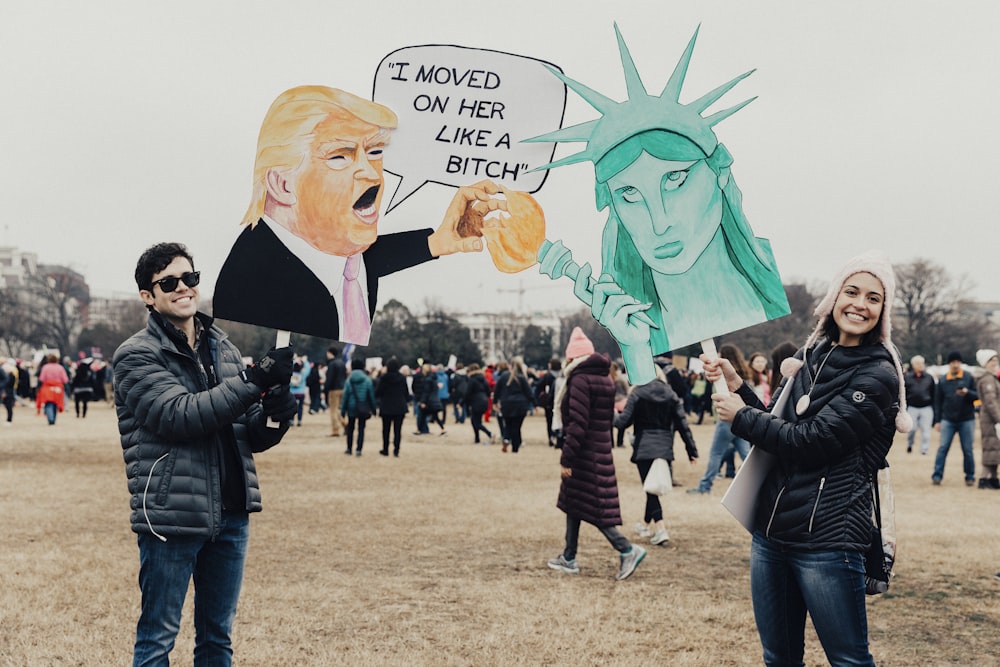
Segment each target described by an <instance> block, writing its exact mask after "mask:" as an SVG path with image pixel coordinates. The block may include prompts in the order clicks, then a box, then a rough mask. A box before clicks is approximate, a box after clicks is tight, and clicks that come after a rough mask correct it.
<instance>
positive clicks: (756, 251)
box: [527, 25, 789, 384]
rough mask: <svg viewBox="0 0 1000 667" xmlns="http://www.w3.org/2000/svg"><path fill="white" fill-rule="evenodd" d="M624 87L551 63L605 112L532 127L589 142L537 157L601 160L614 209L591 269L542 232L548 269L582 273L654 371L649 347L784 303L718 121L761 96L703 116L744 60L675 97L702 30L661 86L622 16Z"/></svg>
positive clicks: (624, 338)
mask: <svg viewBox="0 0 1000 667" xmlns="http://www.w3.org/2000/svg"><path fill="white" fill-rule="evenodd" d="M615 34H616V36H617V38H618V48H619V52H620V54H621V62H622V67H623V69H624V72H625V84H626V87H627V91H628V99H627V100H625V101H622V102H616V101H615V100H612V99H610V98H608V97H606V96H604V95H602V94H601V93H598V92H596V91H594V90H592V89H591V88H588V87H587V86H585V85H584V84H582V83H580V82H578V81H575V80H573V79H571V78H569V77H568V76H565V75H563V74H562V73H560V72H558V71H555V70H551V71H552V73H553V74H554V75H555V76H557V77H558V78H559V79H561V80H562V81H563V82H564V83H565V84H566V85H567V86H568V87H569V88H570V89H572V90H573V91H574V92H576V93H577V94H578V95H579V96H580V97H582V98H583V99H584V100H585V101H586V102H587V103H588V104H590V105H591V106H592V107H593V108H594V109H596V110H597V111H598V112H600V114H601V117H600V118H597V119H595V120H592V121H589V122H585V123H581V124H579V125H575V126H572V127H567V128H563V129H560V130H557V131H554V132H550V133H547V134H544V135H541V136H537V137H534V138H532V139H528V140H527V141H535V142H571V141H572V142H586V147H585V148H584V150H582V151H580V152H578V153H575V154H573V155H570V156H568V157H565V158H562V159H560V160H556V161H554V162H551V163H549V164H547V165H544V166H542V167H539V169H552V168H555V167H561V166H564V165H568V164H574V163H577V162H582V161H585V160H586V161H590V162H592V163H593V164H594V172H595V177H596V179H595V181H596V182H595V185H596V197H597V208H598V210H604V209H608V221H607V224H606V225H605V227H604V234H603V244H602V253H601V255H602V257H601V259H602V270H601V275H600V276H599V277H598V278H597V279H596V281H595V280H594V279H592V278H591V275H592V270H591V268H590V266H589V264H585V265H584V266H582V267H578V266H577V265H576V263H574V262H573V261H572V257H571V256H570V253H569V251H568V250H567V249H566V248H565V247H564V246H563V244H562V242H561V241H560V242H556V243H550V242H549V241H545V242H544V243H542V245H541V248H540V249H539V251H538V255H537V257H538V261H539V262H540V264H541V267H540V270H541V272H542V273H543V274H545V275H548V276H550V277H551V278H553V279H557V278H560V277H562V276H564V275H565V276H569V277H570V278H573V279H574V280H575V288H574V293H575V294H576V296H577V297H578V298H579V299H580V300H581V301H582V302H583V303H585V304H586V305H587V306H589V307H590V309H591V312H592V314H593V316H594V318H595V319H596V320H597V321H598V322H600V323H601V324H602V325H603V326H604V327H605V328H607V329H608V331H609V332H610V333H611V334H612V335H613V336H614V338H615V339H616V340H617V341H618V344H619V345H620V346H621V350H622V355H623V358H624V360H625V365H626V367H627V369H628V374H629V379H630V381H631V382H632V383H633V384H644V383H646V382H649V381H650V380H652V379H653V378H654V377H655V366H654V363H653V357H654V355H657V354H662V353H664V352H666V351H668V350H674V349H678V348H681V347H684V346H687V345H690V344H692V343H696V342H701V343H702V344H703V346H704V347H705V348H706V349H705V351H706V353H709V354H713V353H714V344H713V342H712V338H713V337H714V336H718V335H722V334H725V333H728V332H731V331H736V330H738V329H742V328H744V327H748V326H751V325H754V324H758V323H761V322H765V321H768V320H771V319H775V318H778V317H781V316H783V315H787V314H788V312H789V308H788V301H787V298H786V296H785V291H784V288H783V287H782V283H781V278H780V276H779V275H778V270H777V267H776V266H775V262H774V257H773V255H772V253H771V247H770V244H769V243H768V241H767V240H766V239H762V238H757V237H755V236H754V234H753V230H752V229H751V228H750V225H749V223H748V222H747V220H746V217H745V216H744V214H743V205H742V195H741V193H740V190H739V188H738V187H737V186H736V182H735V180H734V179H733V175H732V173H731V171H730V167H731V165H732V163H733V158H732V156H731V155H730V154H729V151H727V150H726V147H725V146H723V145H722V144H720V143H719V140H718V138H717V137H716V136H715V132H714V130H713V128H714V126H715V125H717V124H718V123H720V122H721V121H723V120H725V119H726V118H728V117H729V116H731V115H733V114H734V113H736V112H737V111H739V110H740V109H742V108H743V107H744V106H746V105H747V104H749V103H750V102H752V101H753V99H755V98H751V99H749V100H746V101H744V102H741V103H740V104H737V105H736V106H733V107H731V108H728V109H725V110H723V111H718V112H716V113H713V114H711V115H708V116H702V113H703V112H705V110H706V109H708V108H709V107H710V106H711V105H712V104H714V103H715V102H717V101H718V100H719V99H721V98H722V96H723V95H725V94H726V93H727V92H729V90H731V89H732V88H733V87H734V86H735V85H736V84H737V83H739V82H740V81H742V80H743V79H744V78H746V77H747V76H749V75H750V74H751V73H752V70H751V71H750V72H746V73H745V74H742V75H740V76H738V77H736V78H735V79H732V80H731V81H729V82H727V83H725V84H723V85H721V86H719V87H718V88H716V89H714V90H712V91H710V92H708V93H706V94H705V95H703V96H702V97H700V98H698V99H697V100H695V101H693V102H691V103H690V104H681V103H680V102H679V98H680V93H681V88H682V86H683V84H684V78H685V76H686V74H687V69H688V64H689V63H690V60H691V54H692V52H693V50H694V45H695V40H696V39H697V36H698V32H697V31H695V34H694V36H693V37H692V38H691V41H690V42H689V43H688V45H687V48H686V49H685V51H684V53H683V55H682V56H681V58H680V60H679V61H678V63H677V65H676V66H675V67H674V70H673V73H672V74H671V75H670V78H669V80H668V81H667V84H666V86H665V87H664V89H663V92H662V93H661V94H660V95H658V96H657V95H650V94H649V93H648V92H647V91H646V88H645V86H644V85H643V83H642V80H641V79H640V77H639V73H638V71H637V69H636V66H635V64H634V62H633V61H632V56H631V54H630V53H629V50H628V47H627V46H626V44H625V41H624V39H622V36H621V33H620V32H619V30H618V26H617V25H616V26H615Z"/></svg>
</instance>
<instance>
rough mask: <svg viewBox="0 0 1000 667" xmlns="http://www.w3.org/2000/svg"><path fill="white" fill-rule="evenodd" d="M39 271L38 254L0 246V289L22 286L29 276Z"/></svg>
mask: <svg viewBox="0 0 1000 667" xmlns="http://www.w3.org/2000/svg"><path fill="white" fill-rule="evenodd" d="M36 273H38V254H37V253H33V252H22V251H21V250H18V249H17V248H14V247H11V246H6V247H0V289H6V288H8V287H22V286H24V284H25V283H26V282H27V280H28V276H33V275H35V274H36Z"/></svg>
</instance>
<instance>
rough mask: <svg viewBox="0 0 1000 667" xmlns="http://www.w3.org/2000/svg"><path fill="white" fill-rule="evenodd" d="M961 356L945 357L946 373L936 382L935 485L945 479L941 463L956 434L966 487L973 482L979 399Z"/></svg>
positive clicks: (932, 477) (933, 477)
mask: <svg viewBox="0 0 1000 667" xmlns="http://www.w3.org/2000/svg"><path fill="white" fill-rule="evenodd" d="M962 361H963V359H962V353H961V352H957V351H956V352H952V353H950V354H949V355H948V372H947V373H945V375H944V377H942V378H941V379H939V380H938V383H937V387H935V389H934V429H935V430H936V431H938V432H939V433H940V434H941V443H940V444H939V445H938V450H937V456H935V457H934V472H933V474H932V475H931V482H932V483H933V484H934V485H935V486H937V485H939V484H941V480H942V478H944V464H945V461H946V460H947V459H948V450H949V449H951V443H952V440H954V439H955V435H956V434H957V435H958V441H959V443H960V444H961V445H962V469H963V472H964V473H965V485H966V486H972V485H973V484H975V483H976V458H975V454H974V453H973V451H972V441H973V439H974V438H975V434H976V409H975V405H974V404H975V401H976V399H978V398H979V394H978V393H977V392H976V381H975V379H973V377H972V373H969V372H967V371H966V370H965V368H963V365H962Z"/></svg>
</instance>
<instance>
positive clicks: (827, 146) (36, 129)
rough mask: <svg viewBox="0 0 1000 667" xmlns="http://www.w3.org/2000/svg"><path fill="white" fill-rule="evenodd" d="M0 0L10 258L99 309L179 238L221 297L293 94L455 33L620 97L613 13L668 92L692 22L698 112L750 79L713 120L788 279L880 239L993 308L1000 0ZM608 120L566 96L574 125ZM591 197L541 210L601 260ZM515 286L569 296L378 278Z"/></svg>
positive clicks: (416, 298)
mask: <svg viewBox="0 0 1000 667" xmlns="http://www.w3.org/2000/svg"><path fill="white" fill-rule="evenodd" d="M4 4H5V7H4V9H3V10H2V14H0V62H2V63H3V65H2V66H0V91H2V100H3V101H2V104H0V176H2V183H3V192H2V200H3V204H4V208H5V211H4V219H3V222H2V225H0V245H15V246H18V247H20V248H21V249H23V250H28V251H33V252H36V253H38V255H39V257H40V258H41V260H42V261H44V262H49V263H63V264H68V265H70V266H72V267H73V268H75V269H77V270H78V271H80V272H82V273H83V274H84V275H85V276H86V278H87V280H88V281H89V283H90V285H91V288H92V290H94V291H95V292H97V293H99V294H108V293H111V292H123V291H134V290H135V285H134V282H133V279H132V273H133V270H134V267H135V260H136V259H137V257H138V255H139V254H140V253H141V252H142V250H143V249H144V248H146V247H148V246H149V245H151V244H152V243H155V242H158V241H165V240H176V241H181V242H184V243H186V244H188V246H189V247H190V248H191V250H192V251H193V253H194V255H195V260H196V263H197V265H198V268H199V269H201V270H202V272H203V285H204V287H203V294H205V295H206V296H207V295H210V294H211V291H212V287H213V285H214V276H215V274H216V273H217V272H218V270H219V267H220V266H221V264H222V262H223V260H224V259H225V257H226V254H227V253H228V251H229V248H230V246H231V244H232V241H233V239H234V238H235V235H236V233H237V231H238V223H239V221H240V219H241V217H242V215H243V212H244V211H245V209H246V206H247V203H248V200H249V196H250V172H251V168H252V166H253V158H254V149H255V144H256V138H257V132H258V130H259V127H260V122H261V119H262V117H263V115H264V112H265V111H266V110H267V107H268V106H269V105H270V103H271V101H272V100H273V99H274V97H275V96H276V95H277V94H278V93H280V92H281V91H283V90H285V89H287V88H290V87H292V86H295V85H299V84H306V83H310V84H323V85H329V86H333V87H337V88H342V89H344V90H348V91H351V92H354V93H356V94H358V95H362V96H370V95H371V91H372V83H373V80H374V74H375V71H376V68H377V67H378V65H379V62H380V61H381V60H382V58H383V57H384V56H386V55H387V54H389V53H390V52H392V51H394V50H396V49H399V48H401V47H405V46H415V45H422V44H454V45H460V46H467V47H481V48H488V49H495V50H499V51H505V52H508V53H513V54H519V55H524V56H530V57H533V58H539V59H542V60H546V61H549V62H552V63H555V64H557V65H559V66H560V67H561V68H562V69H563V70H564V71H565V72H566V73H567V74H568V75H569V76H571V77H573V78H576V79H578V80H581V81H583V82H584V83H586V84H587V85H589V86H591V87H592V88H594V89H596V90H598V91H600V92H602V93H604V94H606V95H608V96H610V97H613V98H615V99H622V98H623V97H624V94H625V93H624V84H623V82H622V73H621V65H620V63H619V61H618V54H617V47H616V43H615V39H614V32H613V28H612V24H613V22H614V21H617V22H618V24H619V26H620V28H621V30H622V33H623V35H624V36H625V39H626V41H627V42H628V44H629V46H630V48H631V51H632V55H633V57H634V58H635V61H636V64H637V66H638V68H639V71H640V73H641V74H642V75H643V78H644V80H645V82H646V85H647V88H649V89H650V90H651V91H659V90H660V88H662V86H663V84H664V82H665V80H666V78H667V76H668V75H669V73H670V71H671V69H672V68H673V65H674V63H675V62H676V60H677V57H678V56H679V54H680V53H681V51H682V50H683V48H684V46H685V45H686V43H687V40H688V39H689V38H690V36H691V34H692V32H693V31H694V29H695V28H696V26H698V25H699V24H701V26H702V27H701V33H700V37H699V40H698V45H697V47H696V49H695V52H694V58H693V60H692V63H691V68H690V71H689V74H688V79H687V83H686V85H685V88H684V91H685V94H684V95H682V98H681V101H682V102H683V101H690V100H692V99H694V98H695V97H698V96H700V95H702V94H703V93H705V92H707V91H708V90H710V89H711V88H714V87H715V86H717V85H719V84H720V83H722V82H724V81H727V80H728V79H730V78H731V77H733V76H735V75H737V74H739V73H742V72H744V71H746V70H748V69H751V68H754V67H756V68H757V72H756V73H755V74H754V75H753V76H751V77H750V78H748V79H746V80H745V81H743V82H742V83H740V84H739V86H737V88H736V89H735V90H734V91H732V92H731V93H729V95H727V97H726V98H724V100H723V101H722V102H720V105H719V106H720V107H724V106H727V105H726V104H725V103H726V102H729V103H730V104H734V103H736V102H739V101H741V100H743V99H746V98H748V97H751V96H754V95H757V96H759V99H758V100H757V101H756V102H754V103H753V104H751V105H750V106H748V107H747V108H746V109H744V110H742V111H740V112H739V113H738V114H736V115H735V116H733V117H731V118H729V119H728V120H725V121H723V122H722V123H721V124H720V125H718V126H716V131H717V134H718V136H719V138H720V140H721V141H722V142H723V143H725V144H726V146H727V147H728V148H729V150H730V152H731V153H732V154H733V156H734V158H735V163H734V164H733V174H734V176H735V178H736V179H737V182H738V183H739V186H740V188H741V189H742V191H743V196H744V208H745V211H746V213H747V215H748V217H749V220H750V222H751V224H752V226H753V228H754V230H755V232H756V233H757V235H759V236H764V237H767V238H770V239H771V242H772V246H773V249H774V254H775V257H776V259H777V262H778V267H779V269H780V271H781V273H782V276H783V278H784V280H785V282H792V281H796V280H805V281H824V280H826V279H827V278H828V277H829V276H830V275H831V274H832V273H833V272H834V271H835V269H836V268H837V267H838V266H839V264H840V263H842V262H843V261H845V260H846V259H847V258H849V257H850V256H852V255H854V254H856V253H857V252H859V251H862V250H865V249H870V248H881V249H883V250H885V251H886V252H887V253H889V255H890V257H891V258H892V259H893V260H894V261H897V262H904V261H909V260H912V259H914V258H916V257H921V256H931V257H934V258H936V259H937V261H939V262H940V263H942V264H943V265H944V266H945V267H946V268H947V269H949V270H950V271H951V272H953V273H954V274H955V275H960V274H966V275H968V277H969V278H970V279H971V280H972V281H974V282H975V283H976V285H977V286H976V288H975V289H974V290H973V292H972V293H971V294H970V296H972V297H973V298H978V299H981V300H997V301H1000V262H998V261H997V252H996V250H997V239H998V232H997V229H996V222H997V214H996V209H995V205H996V204H995V201H996V199H997V196H996V193H997V191H998V180H1000V179H998V176H1000V168H998V166H997V156H998V155H1000V138H998V137H1000V132H998V131H997V128H996V127H995V123H996V121H995V119H996V116H997V107H998V104H997V103H998V101H1000V99H998V98H1000V93H998V92H997V77H998V63H1000V40H998V39H997V35H998V34H1000V3H997V2H995V0H970V1H964V2H960V3H945V2H927V1H924V0H906V1H893V2H870V1H858V0H847V1H839V2H825V3H824V2H799V1H787V2H786V1H764V2H752V3H751V2H704V1H699V2H675V1H666V0H656V1H651V2H628V1H619V2H608V1H603V2H596V1H593V0H573V1H572V2H539V1H538V0H528V1H525V0H515V1H509V2H498V3H490V4H488V5H487V4H483V3H468V2H464V1H459V2H446V1H433V2H408V1H403V0H383V1H382V2H379V3H371V2H331V1H329V0H315V1H298V2H295V1H290V2H281V3H278V2H259V1H257V0H238V1H237V0H233V1H224V2H205V1H203V0H199V1H188V0H175V1H173V2H169V3H166V2H160V3H152V2H134V1H131V0H128V1H120V2H116V1H112V0H93V1H91V2H86V3H77V2H69V1H67V2H51V1H45V0H38V1H34V2H6V3H4ZM474 6H478V7H489V8H490V11H489V13H480V12H477V11H475V10H473V9H471V7H474ZM397 111H398V109H397ZM593 117H594V113H593V111H592V110H591V109H590V107H589V106H587V105H586V104H585V103H583V102H581V101H580V100H579V98H577V97H576V96H575V95H574V94H573V93H570V95H569V101H568V105H567V108H566V121H565V124H567V125H569V124H575V123H579V122H582V121H585V120H590V119H592V118H593ZM570 150H572V151H573V152H575V151H576V150H578V148H574V146H567V147H565V148H561V149H560V152H559V154H560V155H564V154H568V152H570ZM387 178H388V179H390V181H392V179H394V177H393V176H388V177H387ZM592 183H593V172H592V169H591V167H590V165H589V164H586V163H585V164H582V165H576V166H572V167H565V168H561V169H557V170H555V171H553V172H552V173H551V175H550V176H549V179H548V181H547V182H546V184H545V186H544V188H543V189H542V190H541V191H540V192H539V193H538V195H537V198H538V200H539V201H540V203H541V204H542V206H543V207H544V209H545V213H546V218H547V224H548V237H549V238H550V239H553V240H555V239H562V240H563V241H564V242H565V243H566V245H567V246H569V247H571V248H573V250H574V254H575V255H576V256H577V257H578V258H580V259H581V260H590V261H591V262H592V263H594V264H599V262H600V257H599V244H600V232H601V229H602V227H603V223H604V215H603V214H600V213H598V212H597V211H596V210H595V206H594V199H593V185H592ZM394 187H395V183H394V182H390V184H389V190H390V192H391V191H392V189H394ZM451 194H452V191H451V190H450V189H448V188H447V187H445V186H440V185H429V186H427V187H425V188H423V189H422V190H420V191H419V192H417V194H415V195H414V196H412V197H411V198H410V199H408V200H406V201H405V202H403V203H402V204H401V205H400V206H399V207H398V208H396V209H394V210H393V211H392V212H390V213H388V214H386V215H384V216H383V218H382V220H381V221H380V230H381V231H383V232H386V231H394V230H400V229H410V228H415V227H427V226H433V227H436V226H437V224H438V223H439V221H440V218H441V212H442V211H443V209H444V207H445V206H446V205H447V202H448V201H449V200H450V198H451ZM991 202H994V203H992V204H991ZM387 203H388V197H386V198H385V200H384V202H383V206H384V205H385V204H387ZM522 287H523V288H524V292H523V299H524V304H525V307H526V308H527V307H528V305H529V304H530V305H532V306H533V307H534V308H536V309H542V310H545V309H551V308H556V307H560V306H566V305H571V304H572V303H573V297H572V292H571V289H572V288H571V285H570V283H569V282H565V283H564V284H562V286H561V287H554V286H553V284H552V283H551V281H549V280H548V279H547V278H544V277H542V276H539V275H538V274H537V272H536V271H535V270H529V271H526V272H524V273H522V274H518V275H513V276H511V275H505V274H500V273H499V272H497V271H496V270H495V269H494V268H493V265H492V263H491V262H490V260H489V257H488V256H487V255H486V254H485V253H484V254H483V255H476V256H462V257H454V256H453V257H448V258H444V259H442V260H439V261H437V262H432V263H430V264H428V265H424V266H422V267H418V268H416V269H411V270H408V271H406V272H404V273H401V274H398V275H397V276H394V277H391V278H388V279H385V280H383V281H382V282H381V283H380V302H381V303H385V301H386V300H388V299H389V298H393V297H395V298H398V299H400V300H402V301H403V302H404V303H407V304H408V305H410V306H411V307H415V308H417V309H419V307H420V306H421V304H422V303H423V300H424V299H425V298H427V297H429V298H432V299H435V300H437V301H438V302H440V303H442V304H445V305H448V306H452V307H456V308H458V309H465V310H471V309H474V308H485V309H491V310H492V309H508V308H515V307H517V305H518V294H517V291H516V290H518V289H520V288H522Z"/></svg>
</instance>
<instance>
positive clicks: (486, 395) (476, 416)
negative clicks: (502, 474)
mask: <svg viewBox="0 0 1000 667" xmlns="http://www.w3.org/2000/svg"><path fill="white" fill-rule="evenodd" d="M468 378H469V380H468V382H467V384H466V387H465V405H466V407H467V408H468V409H469V422H470V423H471V424H472V434H473V435H474V436H475V438H476V440H475V444H477V445H478V444H479V442H480V441H479V434H480V432H482V433H485V434H486V444H487V445H490V444H493V442H494V441H495V440H496V437H495V436H494V435H493V433H491V432H490V430H489V429H488V428H486V427H485V426H483V415H484V414H486V411H487V410H489V407H490V384H489V382H487V381H486V376H485V375H484V374H483V370H482V368H480V367H479V364H475V363H473V364H469V371H468Z"/></svg>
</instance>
